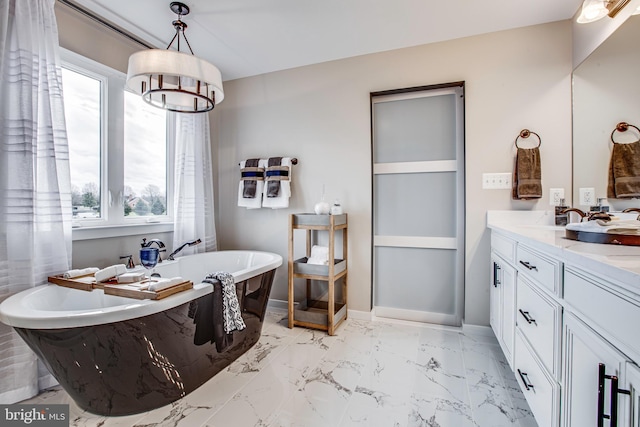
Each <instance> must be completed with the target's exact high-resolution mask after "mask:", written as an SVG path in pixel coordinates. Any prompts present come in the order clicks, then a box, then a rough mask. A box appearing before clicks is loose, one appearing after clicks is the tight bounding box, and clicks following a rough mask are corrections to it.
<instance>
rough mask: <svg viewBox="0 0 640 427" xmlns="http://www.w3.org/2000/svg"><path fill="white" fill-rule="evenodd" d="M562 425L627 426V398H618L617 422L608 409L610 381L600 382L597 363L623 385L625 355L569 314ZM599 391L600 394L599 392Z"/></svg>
mask: <svg viewBox="0 0 640 427" xmlns="http://www.w3.org/2000/svg"><path fill="white" fill-rule="evenodd" d="M564 319H565V323H564V352H563V353H564V363H563V383H564V385H563V391H562V403H561V407H562V421H563V423H562V425H563V426H564V427H614V426H615V427H617V426H627V425H629V418H628V413H629V411H628V409H627V408H628V407H629V405H628V402H629V399H625V398H623V399H618V405H617V408H616V409H617V413H618V421H617V423H616V424H613V423H612V422H611V420H610V419H607V416H610V415H611V414H612V411H611V401H612V400H611V392H612V388H611V380H610V379H605V380H604V381H603V382H602V385H600V384H599V370H600V368H599V367H600V365H601V364H602V365H604V373H605V374H606V375H607V376H609V377H613V376H617V377H618V378H620V379H621V381H620V384H624V382H623V381H622V380H623V378H622V377H623V376H624V368H625V363H626V358H625V357H624V356H623V355H622V354H621V353H620V352H618V351H617V350H616V349H615V348H614V347H612V346H611V345H610V344H609V343H608V342H607V341H605V340H604V339H603V338H602V337H600V335H598V334H596V333H595V332H594V331H593V330H592V329H591V328H589V327H588V326H586V325H585V324H584V323H582V321H580V320H579V319H578V318H577V317H575V316H574V315H572V314H571V313H566V314H565V317H564ZM599 392H600V393H599Z"/></svg>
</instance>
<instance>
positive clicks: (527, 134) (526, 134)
mask: <svg viewBox="0 0 640 427" xmlns="http://www.w3.org/2000/svg"><path fill="white" fill-rule="evenodd" d="M531 135H535V136H536V138H538V145H537V146H536V147H535V148H538V147H540V146H541V145H542V139H540V135H538V134H537V133H535V132H533V131H531V130H529V129H522V130H521V131H520V134H519V135H518V136H516V141H515V142H514V144H515V145H516V148H520V147H518V138H523V139H527V138H529V137H530V136H531Z"/></svg>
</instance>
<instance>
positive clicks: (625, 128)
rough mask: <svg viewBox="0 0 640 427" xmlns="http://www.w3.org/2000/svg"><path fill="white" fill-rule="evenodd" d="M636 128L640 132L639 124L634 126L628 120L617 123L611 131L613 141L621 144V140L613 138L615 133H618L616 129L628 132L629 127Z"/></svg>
mask: <svg viewBox="0 0 640 427" xmlns="http://www.w3.org/2000/svg"><path fill="white" fill-rule="evenodd" d="M630 127H631V128H634V129H635V130H637V131H638V133H640V129H638V127H637V126H634V125H632V124H630V123H627V122H620V123H618V124H617V125H616V127H615V128H614V129H613V131H611V142H613V143H614V144H620V142H616V141H614V139H613V135H614V134H615V133H616V131H618V132H626V131H628V130H629V128H630Z"/></svg>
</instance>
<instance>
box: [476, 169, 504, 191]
mask: <svg viewBox="0 0 640 427" xmlns="http://www.w3.org/2000/svg"><path fill="white" fill-rule="evenodd" d="M482 188H483V189H485V190H505V189H511V173H510V172H501V173H483V174H482Z"/></svg>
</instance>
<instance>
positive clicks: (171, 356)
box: [0, 251, 282, 415]
mask: <svg viewBox="0 0 640 427" xmlns="http://www.w3.org/2000/svg"><path fill="white" fill-rule="evenodd" d="M280 265H282V257H281V256H280V255H277V254H273V253H269V252H256V251H220V252H209V253H203V254H197V255H190V256H185V257H181V258H179V259H177V260H175V261H165V262H162V263H161V264H158V266H157V267H156V271H157V272H158V273H160V274H161V275H162V277H175V276H181V277H183V278H185V279H188V280H191V281H193V283H194V287H193V289H191V290H188V291H183V292H180V293H177V294H174V295H171V296H169V297H166V298H164V299H161V300H157V301H154V300H137V299H130V298H124V297H118V296H112V295H105V294H104V293H103V292H102V290H99V289H95V290H93V291H90V292H88V291H83V290H77V289H70V288H65V287H61V286H57V285H46V286H38V287H36V288H33V289H29V290H26V291H23V292H20V293H18V294H16V295H13V296H11V297H9V298H7V299H6V300H5V301H4V302H3V303H2V304H0V321H2V322H3V323H5V324H7V325H10V326H12V327H13V328H14V329H15V330H16V331H17V332H18V334H20V336H21V337H22V338H23V339H24V340H25V341H26V342H27V344H28V345H29V347H31V349H32V350H33V351H34V352H35V353H36V354H37V355H38V356H39V357H40V359H41V360H42V361H43V362H44V363H45V365H46V366H47V368H48V369H49V371H50V372H51V373H52V374H53V376H54V377H55V378H56V379H57V380H58V382H59V383H60V385H61V386H62V387H63V388H64V389H65V390H66V391H67V392H68V393H69V395H70V396H71V397H72V398H73V400H74V401H75V402H76V403H77V404H78V406H80V407H81V408H83V409H85V410H87V411H89V412H92V413H95V414H100V415H128V414H135V413H140V412H145V411H148V410H151V409H154V408H158V407H160V406H163V405H166V404H169V403H171V402H174V401H176V400H178V399H180V398H182V397H184V396H185V395H187V394H188V393H190V392H191V391H193V390H195V389H196V388H198V387H199V386H200V385H202V384H203V383H205V382H206V381H207V380H209V379H210V378H211V377H213V376H214V375H215V374H217V373H218V372H220V371H221V370H222V369H224V368H225V367H227V366H228V365H229V364H231V362H233V361H234V360H235V359H237V358H238V357H239V356H240V355H242V354H243V353H244V352H246V351H247V350H248V349H249V348H251V347H252V346H253V345H254V344H255V343H256V342H257V341H258V339H259V338H260V333H261V330H262V323H263V320H264V315H265V311H266V307H267V302H268V298H269V292H270V291H271V285H272V284H273V277H274V274H275V269H276V268H277V267H279V266H280ZM217 271H226V272H229V273H231V274H232V275H233V276H234V279H235V282H236V294H237V296H238V301H239V303H240V307H241V309H242V317H243V319H244V322H245V324H246V326H247V327H246V328H245V329H244V330H242V331H235V332H233V333H232V335H231V337H230V339H226V338H227V337H229V336H225V342H224V344H223V345H221V342H220V339H219V338H220V337H219V336H215V337H214V336H212V335H211V333H210V330H211V326H212V323H213V322H214V320H212V317H211V315H212V312H213V310H217V307H218V306H219V305H221V301H220V303H218V301H217V298H214V293H216V291H215V290H217V292H219V288H220V287H219V286H217V287H216V286H214V285H212V284H210V283H202V280H203V279H204V278H205V277H206V275H207V274H209V273H213V272H217ZM213 314H215V313H213ZM213 317H214V318H215V316H213ZM218 326H219V325H218ZM214 329H215V325H214ZM218 335H219V334H218Z"/></svg>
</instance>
